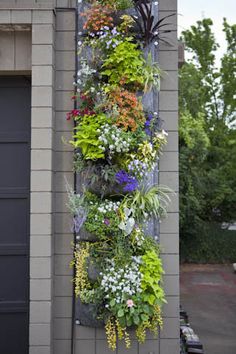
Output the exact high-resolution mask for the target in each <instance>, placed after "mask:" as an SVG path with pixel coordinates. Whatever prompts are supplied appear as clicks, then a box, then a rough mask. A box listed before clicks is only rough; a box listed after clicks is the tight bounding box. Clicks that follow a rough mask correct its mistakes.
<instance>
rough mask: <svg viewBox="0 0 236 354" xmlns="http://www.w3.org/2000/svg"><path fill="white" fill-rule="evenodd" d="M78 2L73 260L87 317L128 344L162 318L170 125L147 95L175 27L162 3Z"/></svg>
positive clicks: (111, 338)
mask: <svg viewBox="0 0 236 354" xmlns="http://www.w3.org/2000/svg"><path fill="white" fill-rule="evenodd" d="M80 10H81V11H80V21H81V22H82V23H83V31H82V32H80V33H79V41H78V46H79V51H78V59H79V70H78V73H77V81H76V82H75V85H76V95H75V96H74V99H75V100H76V102H77V108H76V109H74V110H73V111H71V112H69V113H68V116H67V118H68V119H73V120H74V122H75V128H74V134H73V138H72V140H71V144H72V145H73V147H74V148H75V171H76V173H77V175H78V178H77V182H78V189H80V192H79V193H74V191H73V190H70V191H69V203H68V207H69V209H70V210H71V213H72V214H73V217H74V231H75V233H76V234H77V244H76V245H75V250H74V260H73V262H72V265H73V266H74V267H75V279H74V282H75V294H76V297H77V299H78V302H77V308H78V319H79V321H80V324H82V325H89V326H94V327H97V326H105V330H106V334H107V341H108V345H109V347H110V348H111V349H113V350H114V349H115V348H116V342H117V337H118V338H119V339H124V340H125V344H126V347H127V348H129V347H130V337H129V332H128V329H129V328H135V329H136V336H137V338H138V340H139V341H140V342H143V341H145V336H146V330H151V331H153V332H154V334H157V330H158V328H159V327H162V310H161V308H162V305H163V303H165V294H164V291H163V285H162V275H163V273H164V270H163V267H162V262H161V259H160V252H159V247H158V243H157V242H156V240H155V239H154V238H155V237H154V235H153V230H154V228H153V222H152V223H151V220H153V219H155V220H157V219H159V218H160V217H162V216H164V215H165V212H166V207H167V204H168V202H169V197H168V189H167V188H166V187H165V188H164V187H161V186H159V185H157V184H155V183H153V181H154V178H153V174H152V172H153V170H154V169H155V168H156V165H157V162H158V158H159V155H160V153H161V150H162V148H163V146H164V145H165V144H166V141H167V140H166V139H167V133H166V132H165V131H164V130H163V129H161V124H160V119H159V118H158V114H157V112H156V111H153V110H152V109H150V107H153V105H152V104H150V101H151V103H152V102H153V101H152V100H153V98H152V97H153V95H154V96H156V95H157V90H158V89H159V86H160V69H159V67H158V65H157V63H156V62H154V54H153V53H154V50H156V48H157V46H158V41H159V40H161V34H162V33H165V32H168V31H166V30H165V27H164V28H163V25H164V23H163V22H164V19H162V20H159V21H157V20H156V16H154V15H153V14H154V13H156V14H157V2H149V1H145V0H142V1H141V0H140V1H129V0H116V1H109V0H100V1H91V2H84V3H83V4H82V5H81V7H80ZM147 102H149V104H147ZM83 313H84V314H86V315H85V316H83Z"/></svg>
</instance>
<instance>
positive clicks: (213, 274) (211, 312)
mask: <svg viewBox="0 0 236 354" xmlns="http://www.w3.org/2000/svg"><path fill="white" fill-rule="evenodd" d="M235 261H236V260H235ZM180 289H181V304H182V307H183V308H184V309H185V310H186V311H187V313H188V315H189V322H190V324H191V327H192V328H193V330H194V332H195V333H196V334H197V335H198V336H199V338H200V341H201V342H202V344H203V346H204V354H236V274H235V273H234V272H233V267H232V265H209V264H208V265H194V264H185V265H182V266H181V277H180Z"/></svg>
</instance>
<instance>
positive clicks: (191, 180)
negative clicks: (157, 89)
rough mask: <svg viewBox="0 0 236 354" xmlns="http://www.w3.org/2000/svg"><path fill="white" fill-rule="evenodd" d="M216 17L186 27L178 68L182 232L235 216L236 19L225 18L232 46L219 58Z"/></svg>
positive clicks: (193, 232) (189, 233) (188, 233)
mask: <svg viewBox="0 0 236 354" xmlns="http://www.w3.org/2000/svg"><path fill="white" fill-rule="evenodd" d="M212 24H213V23H212V20H211V19H203V20H202V21H198V22H197V24H196V25H195V26H191V28H190V29H189V30H186V31H183V32H182V37H181V39H182V40H183V41H184V43H185V47H186V49H187V50H188V51H189V52H191V53H192V59H191V60H189V61H187V62H186V63H185V64H184V65H183V67H182V68H181V69H180V73H179V87H180V95H179V104H180V226H181V238H182V240H184V239H185V238H186V237H193V236H195V237H196V236H197V234H198V233H199V232H201V231H200V230H201V228H202V226H203V224H204V223H205V222H220V223H221V222H232V221H235V220H236V130H235V129H234V125H235V108H236V107H235V105H236V99H235V88H236V76H235V73H236V54H235V53H236V25H232V26H231V25H229V24H228V23H227V21H226V19H224V21H223V31H224V32H225V35H226V41H227V51H226V53H225V54H224V56H223V57H222V60H221V67H220V68H218V67H217V66H216V64H215V52H216V50H217V48H218V44H217V43H216V41H215V37H214V35H213V33H212V30H211V27H212Z"/></svg>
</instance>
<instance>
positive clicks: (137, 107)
mask: <svg viewBox="0 0 236 354" xmlns="http://www.w3.org/2000/svg"><path fill="white" fill-rule="evenodd" d="M108 105H109V106H110V107H109V108H112V107H114V105H115V106H116V109H117V113H118V116H117V117H116V121H115V124H116V125H117V126H118V127H121V128H123V129H124V130H131V131H135V130H136V129H137V128H138V126H140V125H141V126H143V124H144V122H145V116H144V112H143V107H142V103H141V102H140V101H139V100H138V98H137V96H136V95H135V94H134V93H132V92H129V91H127V90H124V89H122V88H118V87H117V88H116V89H115V90H113V91H111V92H110V93H109V101H108Z"/></svg>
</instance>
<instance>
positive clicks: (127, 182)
mask: <svg viewBox="0 0 236 354" xmlns="http://www.w3.org/2000/svg"><path fill="white" fill-rule="evenodd" d="M116 181H117V182H118V183H119V184H121V185H123V189H124V191H125V192H133V191H135V190H136V189H137V188H138V181H137V179H136V178H135V177H133V176H131V175H130V174H128V173H127V172H126V171H124V170H120V171H119V172H117V174H116Z"/></svg>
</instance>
